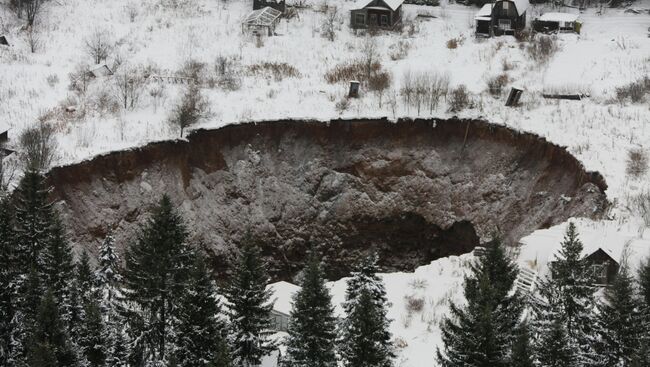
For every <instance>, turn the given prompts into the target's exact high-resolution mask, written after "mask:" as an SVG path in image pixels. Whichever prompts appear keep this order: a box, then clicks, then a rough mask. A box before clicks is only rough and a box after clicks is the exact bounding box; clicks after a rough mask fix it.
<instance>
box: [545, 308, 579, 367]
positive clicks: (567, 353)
mask: <svg viewBox="0 0 650 367" xmlns="http://www.w3.org/2000/svg"><path fill="white" fill-rule="evenodd" d="M547 322H548V326H547V327H546V328H545V329H544V333H543V334H540V335H539V344H538V351H537V359H538V360H539V361H540V363H541V365H542V366H544V367H574V366H576V367H577V366H581V365H580V364H578V362H577V360H578V357H577V355H576V351H574V350H573V347H572V346H571V345H570V344H569V336H568V332H567V330H566V325H565V323H564V322H562V320H561V319H560V318H557V317H552V318H549V319H548V320H547Z"/></svg>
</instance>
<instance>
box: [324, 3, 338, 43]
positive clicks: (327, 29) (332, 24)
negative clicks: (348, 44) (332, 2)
mask: <svg viewBox="0 0 650 367" xmlns="http://www.w3.org/2000/svg"><path fill="white" fill-rule="evenodd" d="M340 25H341V15H340V12H339V8H338V7H336V6H329V7H327V10H326V11H325V16H324V17H323V21H322V23H321V35H322V36H323V37H325V38H327V39H328V40H329V41H330V42H334V39H335V38H336V31H337V29H338V28H339V27H340Z"/></svg>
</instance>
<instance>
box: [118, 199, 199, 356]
mask: <svg viewBox="0 0 650 367" xmlns="http://www.w3.org/2000/svg"><path fill="white" fill-rule="evenodd" d="M186 238H187V232H186V229H185V225H184V224H183V222H182V218H181V217H180V215H179V214H178V213H177V212H176V210H175V209H174V208H173V207H172V203H171V201H170V199H169V197H167V196H166V195H165V196H163V198H162V199H161V200H160V203H159V205H158V206H157V207H156V208H154V210H153V213H152V217H151V219H150V220H149V222H148V223H147V224H146V225H145V226H144V228H143V230H142V232H141V234H140V236H139V238H138V241H137V242H136V243H134V244H132V245H131V246H130V247H129V249H128V250H127V254H126V269H125V273H124V285H125V290H124V297H125V300H126V301H127V302H128V303H129V304H130V306H132V308H131V310H130V312H129V313H128V317H129V320H128V322H129V327H130V329H129V332H130V334H131V337H132V340H133V341H136V342H140V343H143V344H142V345H139V346H138V345H133V346H132V348H134V350H136V351H138V350H139V351H141V352H142V357H143V358H145V359H146V360H147V361H149V362H151V363H165V362H166V360H167V357H168V355H167V354H168V351H170V350H169V349H170V346H171V345H170V344H171V342H172V341H173V324H174V319H175V316H176V311H177V306H178V302H179V301H180V299H181V296H182V294H183V291H184V288H185V285H186V279H187V270H188V261H189V258H190V255H191V251H190V249H189V247H188V246H187V244H186V242H185V240H186Z"/></svg>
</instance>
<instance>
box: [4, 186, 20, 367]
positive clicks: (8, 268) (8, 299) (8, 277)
mask: <svg viewBox="0 0 650 367" xmlns="http://www.w3.org/2000/svg"><path fill="white" fill-rule="evenodd" d="M12 217H13V211H12V209H11V206H10V205H9V200H7V199H6V198H4V197H2V196H1V195H0V366H7V365H9V356H10V355H11V354H12V351H11V335H12V333H13V331H12V329H13V324H12V320H13V318H14V314H15V309H14V303H15V292H16V289H15V286H16V279H15V277H16V268H15V264H16V258H15V256H16V248H15V238H14V237H15V236H14V231H13V220H12Z"/></svg>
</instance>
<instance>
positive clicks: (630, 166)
mask: <svg viewBox="0 0 650 367" xmlns="http://www.w3.org/2000/svg"><path fill="white" fill-rule="evenodd" d="M625 171H626V173H627V174H628V176H631V177H634V178H639V177H641V176H643V175H645V174H646V172H647V171H648V155H647V154H646V152H645V151H644V150H643V149H641V148H634V149H630V150H628V152H627V167H626V170H625Z"/></svg>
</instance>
